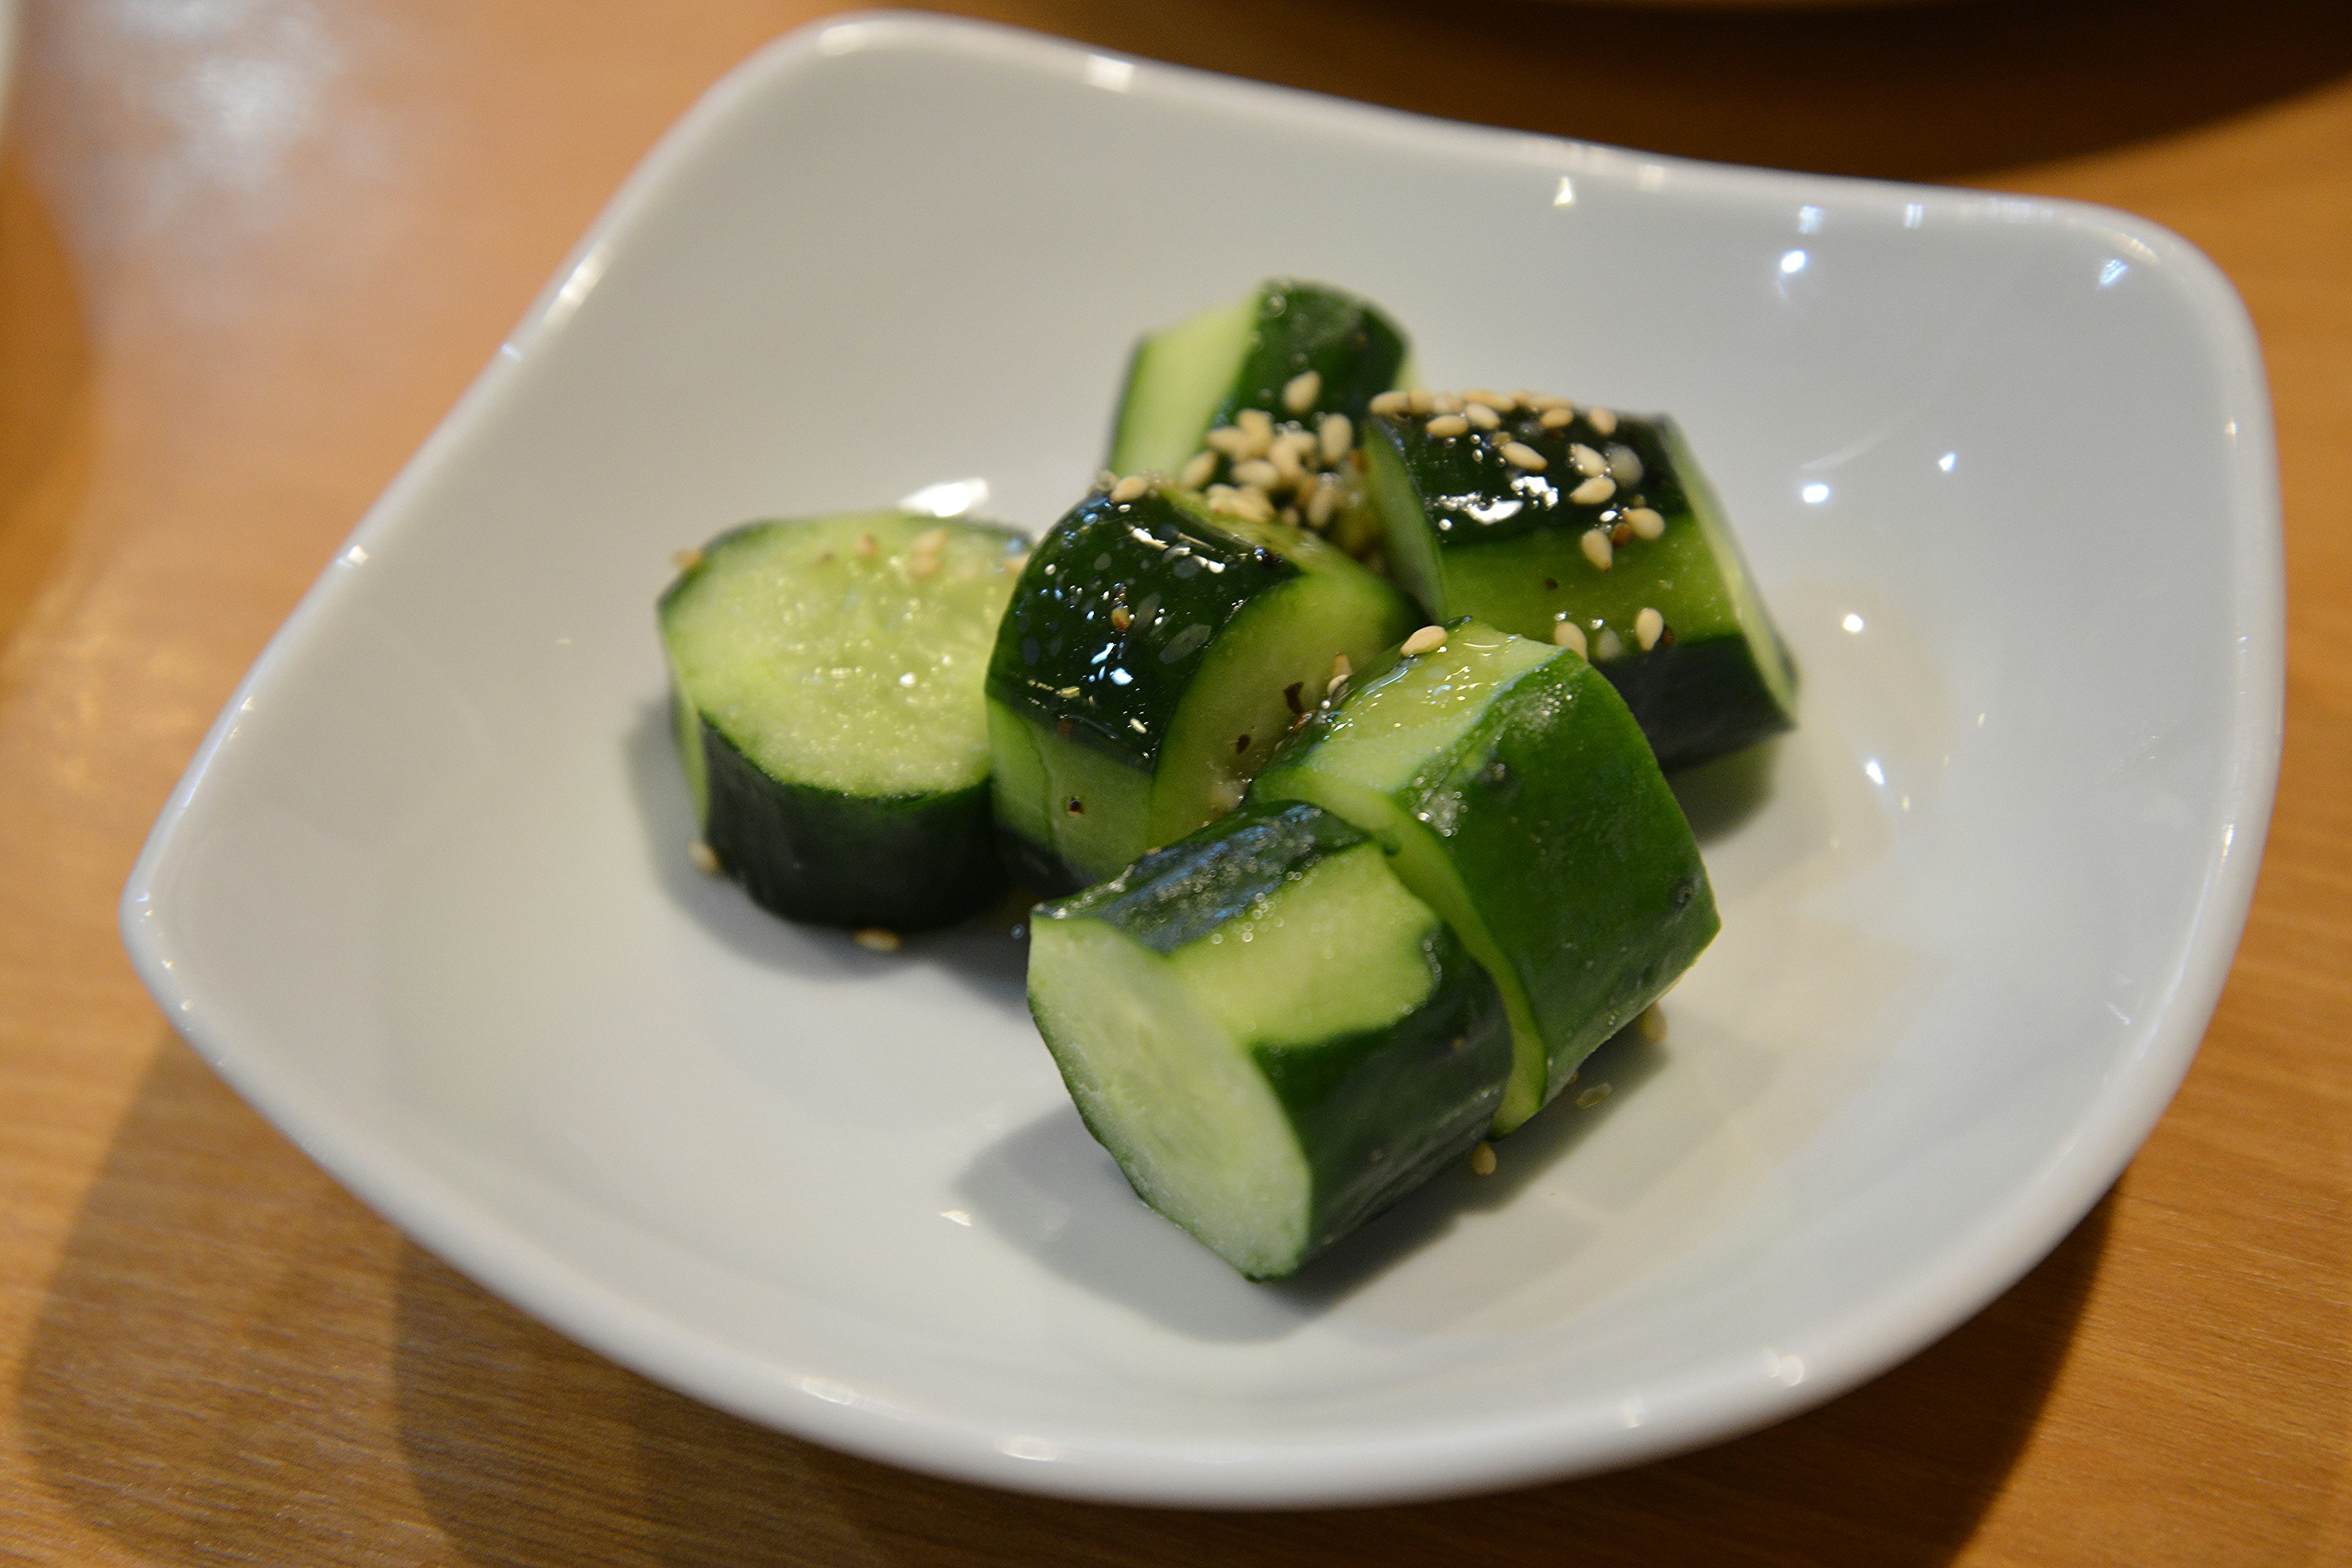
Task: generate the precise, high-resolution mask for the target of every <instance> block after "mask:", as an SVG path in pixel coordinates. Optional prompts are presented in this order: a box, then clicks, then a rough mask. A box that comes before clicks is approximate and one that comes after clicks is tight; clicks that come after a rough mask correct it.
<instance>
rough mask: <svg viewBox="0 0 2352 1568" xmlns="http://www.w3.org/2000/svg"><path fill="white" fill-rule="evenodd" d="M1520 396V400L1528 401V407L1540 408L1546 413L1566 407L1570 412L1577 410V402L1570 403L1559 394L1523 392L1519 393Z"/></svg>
mask: <svg viewBox="0 0 2352 1568" xmlns="http://www.w3.org/2000/svg"><path fill="white" fill-rule="evenodd" d="M1519 397H1520V400H1521V401H1522V402H1524V403H1526V404H1527V405H1528V407H1530V408H1540V409H1542V410H1543V411H1544V412H1545V413H1546V414H1549V413H1550V412H1552V410H1554V409H1556V408H1565V409H1567V410H1568V411H1569V412H1570V413H1574V412H1575V411H1576V405H1575V404H1573V403H1570V401H1569V400H1568V399H1567V398H1565V397H1561V396H1559V395H1556V394H1553V393H1549V392H1522V393H1521V394H1519Z"/></svg>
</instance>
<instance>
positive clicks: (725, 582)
mask: <svg viewBox="0 0 2352 1568" xmlns="http://www.w3.org/2000/svg"><path fill="white" fill-rule="evenodd" d="M1027 544H1028V542H1027V540H1025V539H1024V538H1023V537H1022V536H1021V535H1020V534H1019V533H1016V532H1014V531H1013V530H1011V529H1007V528H1000V527H997V526H995V525H993V524H987V523H978V522H967V521H948V522H942V521H940V520H938V519H937V518H932V517H924V516H919V515H916V514H913V513H907V512H858V513H852V514H848V515H845V516H836V517H826V518H817V519H811V520H804V521H777V522H760V523H753V524H751V525H749V526H747V527H744V528H740V529H737V530H735V531H732V532H730V533H725V534H721V535H720V536H719V538H717V539H715V540H713V541H711V542H710V543H709V544H708V545H705V546H704V547H703V549H702V550H701V552H699V559H698V560H696V561H694V562H693V563H691V564H689V565H688V566H687V567H686V569H685V570H684V571H683V572H681V573H680V574H679V576H678V578H677V581H676V582H674V583H672V584H670V586H669V588H668V589H667V592H665V593H664V594H663V595H662V596H661V602H660V605H659V618H660V623H661V634H662V643H663V646H664V647H665V649H666V650H667V653H668V656H669V664H670V674H671V684H672V692H673V696H674V700H675V708H676V716H677V742H678V750H679V754H680V757H681V759H682V761H683V762H684V764H685V767H686V773H687V779H688V786H689V788H690V789H691V790H692V792H693V795H694V804H695V811H696V814H697V816H698V819H699V821H700V823H701V826H702V837H703V842H704V843H706V844H707V845H709V848H710V850H711V852H712V853H713V854H714V855H715V856H716V857H717V858H718V861H719V866H720V867H721V868H724V869H725V871H726V872H727V874H728V875H729V876H730V877H732V878H734V879H735V880H737V881H738V882H740V883H741V884H742V885H743V888H744V889H745V891H747V892H748V893H750V894H751V897H752V898H753V899H754V900H757V901H758V902H760V903H761V904H762V905H764V906H765V907H767V908H768V909H771V910H775V911H776V912H777V913H779V914H783V915H787V916H790V917H792V918H793V919H794V920H804V921H819V922H823V923H825V924H832V925H845V926H866V925H880V926H889V927H892V928H896V929H902V930H914V929H919V928H922V927H927V926H936V925H943V924H946V923H947V922H949V921H955V920H959V919H961V918H962V917H963V916H964V915H967V914H969V913H971V911H972V910H975V909H978V908H979V907H981V906H982V905H983V904H985V903H986V902H987V901H988V900H990V899H991V898H992V897H993V896H995V894H996V892H997V891H998V889H1001V888H1002V886H1003V868H1002V865H1001V863H1000V861H999V860H998V858H997V856H996V853H995V849H994V847H993V845H992V830H991V816H990V809H989V787H988V773H989V750H990V749H989V741H988V725H987V710H986V706H985V703H984V701H983V700H982V675H983V672H984V671H985V669H986V668H987V659H988V654H989V649H990V647H991V646H992V643H993V642H994V639H995V637H996V626H997V622H998V620H999V618H1000V617H1001V616H1002V614H1003V607H1004V604H1005V601H1006V599H1007V598H1008V597H1009V596H1010V595H1011V593H1012V589H1013V581H1014V578H1015V574H1017V572H1018V571H1019V567H1020V558H1021V552H1023V551H1024V549H1025V548H1026V547H1027Z"/></svg>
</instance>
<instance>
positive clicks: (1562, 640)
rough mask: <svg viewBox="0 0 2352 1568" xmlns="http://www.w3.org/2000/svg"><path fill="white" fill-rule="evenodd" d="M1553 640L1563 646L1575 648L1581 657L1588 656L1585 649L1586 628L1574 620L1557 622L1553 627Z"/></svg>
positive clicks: (1578, 656) (1577, 654) (1577, 655)
mask: <svg viewBox="0 0 2352 1568" xmlns="http://www.w3.org/2000/svg"><path fill="white" fill-rule="evenodd" d="M1551 640H1552V641H1553V642H1555V643H1557V644H1558V645H1559V646H1560V647H1564V648H1572V649H1574V650H1575V653H1576V657H1577V658H1586V657H1587V655H1586V653H1585V649H1584V628H1583V627H1582V626H1578V625H1577V624H1576V623H1575V622H1574V621H1559V622H1555V623H1554V624H1553V626H1552V628H1551Z"/></svg>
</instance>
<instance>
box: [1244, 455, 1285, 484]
mask: <svg viewBox="0 0 2352 1568" xmlns="http://www.w3.org/2000/svg"><path fill="white" fill-rule="evenodd" d="M1281 477H1282V471H1281V470H1280V469H1278V468H1276V467H1275V466H1274V465H1273V464H1272V463H1270V462H1267V461H1266V460H1265V458H1250V459H1248V460H1247V461H1246V462H1240V463H1235V464H1234V483H1235V484H1238V485H1244V486H1248V485H1255V486H1256V487H1257V488H1258V489H1271V488H1272V487H1273V485H1274V482H1275V480H1276V479H1280V478H1281Z"/></svg>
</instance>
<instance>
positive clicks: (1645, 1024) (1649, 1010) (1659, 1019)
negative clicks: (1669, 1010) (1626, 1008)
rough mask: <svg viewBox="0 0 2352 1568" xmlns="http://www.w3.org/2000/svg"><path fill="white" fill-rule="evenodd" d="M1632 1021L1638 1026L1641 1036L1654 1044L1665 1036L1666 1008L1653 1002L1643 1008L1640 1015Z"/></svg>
mask: <svg viewBox="0 0 2352 1568" xmlns="http://www.w3.org/2000/svg"><path fill="white" fill-rule="evenodd" d="M1633 1022H1634V1024H1635V1025H1636V1026H1639V1027H1640V1029H1641V1031H1642V1038H1643V1039H1644V1040H1646V1041H1648V1042H1649V1043H1650V1044H1651V1045H1656V1044H1657V1043H1658V1042H1659V1041H1660V1040H1663V1039H1664V1038H1665V1037H1666V1010H1665V1009H1664V1007H1661V1006H1659V1005H1657V1004H1656V1003H1655V1002H1653V1003H1651V1004H1650V1005H1648V1006H1646V1007H1644V1008H1643V1009H1642V1016H1640V1017H1638V1018H1636V1019H1634V1020H1633Z"/></svg>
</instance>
